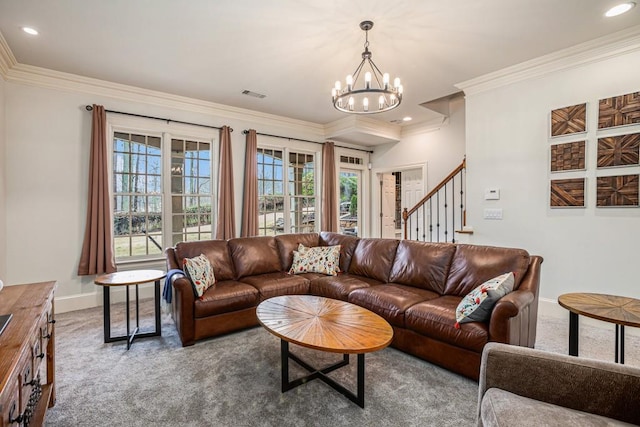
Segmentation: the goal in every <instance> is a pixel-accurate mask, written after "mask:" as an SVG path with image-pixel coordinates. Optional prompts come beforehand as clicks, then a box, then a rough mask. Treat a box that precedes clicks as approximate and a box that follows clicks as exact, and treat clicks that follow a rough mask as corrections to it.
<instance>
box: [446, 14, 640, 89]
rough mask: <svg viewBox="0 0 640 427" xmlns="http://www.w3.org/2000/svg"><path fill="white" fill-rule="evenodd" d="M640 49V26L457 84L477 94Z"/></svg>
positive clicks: (458, 86) (459, 87)
mask: <svg viewBox="0 0 640 427" xmlns="http://www.w3.org/2000/svg"><path fill="white" fill-rule="evenodd" d="M637 50H640V25H636V26H634V27H631V28H628V29H626V30H623V31H619V32H617V33H613V34H610V35H608V36H605V37H600V38H597V39H594V40H591V41H588V42H585V43H581V44H578V45H575V46H572V47H569V48H566V49H562V50H559V51H557V52H554V53H551V54H549V55H544V56H541V57H539V58H536V59H532V60H530V61H525V62H522V63H520V64H517V65H514V66H511V67H507V68H504V69H502V70H499V71H496V72H493V73H489V74H485V75H483V76H480V77H476V78H474V79H471V80H467V81H464V82H461V83H458V84H456V85H455V86H456V87H457V88H458V89H461V90H463V91H464V93H465V95H467V96H468V95H475V94H477V93H481V92H485V91H488V90H492V89H496V88H499V87H502V86H507V85H510V84H513V83H517V82H520V81H523V80H529V79H532V78H536V77H541V76H544V75H546V74H549V73H553V72H557V71H562V70H567V69H570V68H575V67H579V66H582V65H585V64H590V63H594V62H599V61H603V60H606V59H609V58H613V57H616V56H620V55H624V54H627V53H630V52H634V51H637Z"/></svg>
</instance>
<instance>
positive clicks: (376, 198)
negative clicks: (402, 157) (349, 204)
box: [370, 162, 429, 237]
mask: <svg viewBox="0 0 640 427" xmlns="http://www.w3.org/2000/svg"><path fill="white" fill-rule="evenodd" d="M428 163H429V162H424V163H410V164H406V165H398V166H385V167H379V168H372V169H371V180H372V182H373V180H375V185H372V186H371V188H372V189H373V188H376V191H372V192H371V222H370V224H371V236H372V237H380V236H381V235H382V228H381V226H380V214H381V210H380V202H381V201H382V194H381V186H380V178H381V175H382V174H385V173H387V174H388V173H392V172H403V171H407V170H413V169H422V183H423V186H424V191H425V194H426V191H427V188H428V186H427V184H428V182H427V167H428Z"/></svg>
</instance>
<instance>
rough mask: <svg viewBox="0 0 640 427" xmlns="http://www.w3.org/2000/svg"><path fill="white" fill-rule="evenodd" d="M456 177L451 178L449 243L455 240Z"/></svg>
mask: <svg viewBox="0 0 640 427" xmlns="http://www.w3.org/2000/svg"><path fill="white" fill-rule="evenodd" d="M455 206H456V179H455V177H454V178H452V179H451V228H452V230H451V243H455V242H456V209H455Z"/></svg>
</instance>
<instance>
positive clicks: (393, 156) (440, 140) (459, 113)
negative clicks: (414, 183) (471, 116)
mask: <svg viewBox="0 0 640 427" xmlns="http://www.w3.org/2000/svg"><path fill="white" fill-rule="evenodd" d="M409 129H410V130H406V129H405V130H404V131H403V133H402V137H401V140H400V141H399V142H396V143H389V144H385V145H381V146H376V147H375V148H374V152H373V154H372V155H371V165H372V171H371V172H372V175H373V176H372V185H371V189H372V190H371V203H372V206H371V218H372V219H371V223H372V231H371V234H372V235H373V236H376V237H379V236H380V226H379V219H377V218H379V215H380V194H379V193H380V190H379V186H378V183H377V181H376V173H377V172H380V171H383V172H389V171H395V170H400V169H405V168H407V167H408V166H410V167H424V166H425V165H426V170H427V176H426V181H425V183H426V186H425V194H426V193H427V192H428V191H429V190H430V189H431V188H433V187H435V186H436V185H438V184H439V183H440V181H442V180H443V179H444V178H445V177H446V176H447V175H448V174H449V173H450V172H451V171H452V170H453V169H455V168H456V167H457V166H458V165H460V163H462V160H463V159H464V156H465V105H464V99H463V98H462V97H457V98H454V99H453V100H452V101H451V104H450V115H449V118H448V119H447V120H446V121H445V122H444V123H443V124H442V125H440V126H438V127H435V128H434V127H429V126H426V127H424V128H422V129H421V128H420V127H416V128H409ZM407 207H411V206H407Z"/></svg>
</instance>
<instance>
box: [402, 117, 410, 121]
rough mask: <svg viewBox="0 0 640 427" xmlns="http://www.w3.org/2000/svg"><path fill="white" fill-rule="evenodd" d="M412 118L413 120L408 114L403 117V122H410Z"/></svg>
mask: <svg viewBox="0 0 640 427" xmlns="http://www.w3.org/2000/svg"><path fill="white" fill-rule="evenodd" d="M411 120H412V118H411V117H409V116H407V117H403V118H402V121H403V122H410V121H411Z"/></svg>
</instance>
